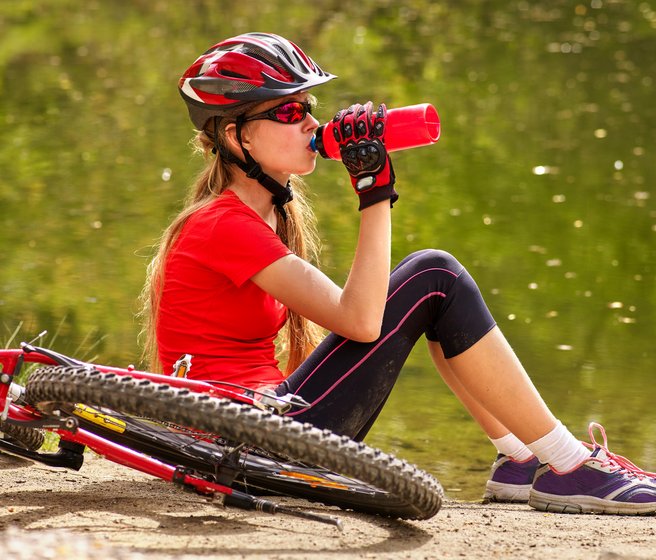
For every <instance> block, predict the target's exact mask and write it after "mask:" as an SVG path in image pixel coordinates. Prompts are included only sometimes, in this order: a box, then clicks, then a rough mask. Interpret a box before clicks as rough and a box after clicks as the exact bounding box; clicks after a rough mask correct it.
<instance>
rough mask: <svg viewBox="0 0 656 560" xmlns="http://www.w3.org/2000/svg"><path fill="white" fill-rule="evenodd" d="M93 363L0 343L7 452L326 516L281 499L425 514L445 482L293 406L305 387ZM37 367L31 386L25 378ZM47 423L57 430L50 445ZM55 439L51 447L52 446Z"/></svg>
mask: <svg viewBox="0 0 656 560" xmlns="http://www.w3.org/2000/svg"><path fill="white" fill-rule="evenodd" d="M188 365H189V364H188V362H186V361H185V359H181V361H180V362H179V365H178V368H177V370H176V371H177V374H178V375H173V376H167V375H162V374H155V373H149V372H144V371H138V370H136V369H135V368H134V367H132V366H128V367H127V368H120V367H111V366H104V365H99V364H93V363H87V362H83V361H81V360H77V359H75V358H71V357H69V356H65V355H63V354H61V353H58V352H55V351H53V350H50V349H47V348H42V347H39V346H35V345H32V344H31V343H22V344H21V345H20V348H19V349H4V350H2V349H0V452H5V453H10V454H13V455H17V456H20V457H23V458H27V459H30V460H32V461H36V462H40V463H43V464H46V465H50V466H56V467H65V468H69V469H75V470H79V469H80V468H81V467H82V464H83V461H84V454H83V451H84V449H85V448H89V449H91V450H93V451H95V452H96V453H98V454H99V455H101V456H103V457H104V458H106V459H108V460H110V461H113V462H115V463H118V464H121V465H124V466H127V467H130V468H134V469H136V470H139V471H141V472H144V473H147V474H150V475H152V476H156V477H159V478H162V479H164V480H166V481H169V482H172V483H174V484H176V485H179V486H181V487H183V488H185V489H189V490H193V491H195V492H197V493H199V494H202V495H210V496H214V498H215V500H217V502H218V503H220V504H223V505H226V506H235V507H240V508H244V509H251V510H253V509H255V510H258V511H263V512H268V513H284V514H288V515H293V516H297V517H303V518H305V519H312V520H315V521H320V522H324V523H329V524H332V525H334V526H337V527H340V528H341V521H340V520H339V519H338V518H336V517H334V516H332V515H325V514H321V513H315V512H309V511H302V510H299V509H296V508H290V507H288V506H284V505H281V504H278V503H276V502H275V501H273V498H272V496H276V495H278V496H289V497H295V498H303V499H306V500H308V501H310V502H319V503H322V504H328V505H333V506H338V507H339V508H342V509H344V510H353V511H357V512H364V513H369V514H376V515H381V516H386V517H392V518H400V519H428V518H430V517H432V516H433V515H435V514H436V513H437V511H438V510H439V509H440V507H441V503H442V498H443V490H442V487H441V486H440V484H439V482H438V481H437V480H436V479H435V478H433V477H432V476H431V475H429V474H427V473H425V472H423V471H422V470H420V469H419V468H417V467H416V466H414V465H411V464H409V463H407V462H405V461H403V460H401V459H398V458H396V457H394V456H393V455H389V454H386V453H383V452H382V451H379V450H377V449H373V448H371V447H369V446H367V445H366V444H364V443H361V442H355V441H353V440H351V439H349V438H347V437H344V436H338V435H335V434H333V433H331V432H329V431H328V430H320V429H318V428H316V427H313V426H311V425H309V424H302V423H299V422H297V421H295V420H292V419H291V418H289V417H286V416H285V415H284V414H285V413H286V412H288V411H290V410H292V409H298V408H299V407H301V408H302V407H306V406H309V405H308V404H307V403H306V402H304V401H303V399H301V398H299V397H298V396H296V395H286V396H283V397H279V396H276V395H275V394H273V393H272V392H266V391H262V392H260V391H254V390H249V389H247V388H244V387H240V386H238V385H233V384H228V383H221V382H218V383H217V382H204V381H197V380H191V379H187V378H186V377H184V370H185V369H186V368H187V367H188ZM27 369H31V371H30V372H29V376H28V379H27V383H26V384H25V385H22V384H20V383H19V381H18V380H19V378H21V377H24V376H25V371H26V370H27ZM44 432H52V433H54V434H56V435H57V436H59V444H58V445H59V446H58V449H57V450H56V451H43V450H41V448H42V446H43V443H44ZM54 445H55V444H51V447H54Z"/></svg>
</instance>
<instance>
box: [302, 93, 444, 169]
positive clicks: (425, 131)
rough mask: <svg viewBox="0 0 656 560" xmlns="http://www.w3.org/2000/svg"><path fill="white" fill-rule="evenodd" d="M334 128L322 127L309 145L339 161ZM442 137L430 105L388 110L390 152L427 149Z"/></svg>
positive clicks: (386, 140)
mask: <svg viewBox="0 0 656 560" xmlns="http://www.w3.org/2000/svg"><path fill="white" fill-rule="evenodd" d="M334 127H335V125H334V124H333V123H332V121H331V122H329V123H326V124H324V125H321V126H320V127H319V128H318V129H317V132H316V135H315V137H314V138H312V142H311V143H310V146H311V147H312V149H313V150H314V151H315V152H319V153H320V154H321V156H322V157H324V158H326V159H337V160H340V159H342V158H341V156H340V155H339V144H337V141H336V140H335V137H334V136H333V128H334ZM439 137H440V117H439V116H438V114H437V110H436V109H435V107H433V106H432V105H431V104H430V103H421V104H419V105H409V106H407V107H399V108H397V109H389V110H388V111H387V122H386V124H385V137H384V141H385V148H387V151H388V152H396V151H398V150H405V149H407V148H417V147H419V146H428V145H430V144H434V143H435V142H437V140H438V139H439Z"/></svg>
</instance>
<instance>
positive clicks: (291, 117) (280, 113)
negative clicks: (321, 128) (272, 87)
mask: <svg viewBox="0 0 656 560" xmlns="http://www.w3.org/2000/svg"><path fill="white" fill-rule="evenodd" d="M308 113H309V114H310V115H311V114H312V105H311V104H310V103H309V102H308V101H286V102H285V103H281V104H280V105H276V106H275V107H272V108H271V109H269V110H268V111H263V112H261V113H256V114H255V115H250V116H247V117H245V118H244V119H243V122H247V121H256V120H262V119H265V120H269V121H275V122H279V123H282V124H296V123H299V122H301V121H302V120H303V119H305V117H306V116H307V115H308Z"/></svg>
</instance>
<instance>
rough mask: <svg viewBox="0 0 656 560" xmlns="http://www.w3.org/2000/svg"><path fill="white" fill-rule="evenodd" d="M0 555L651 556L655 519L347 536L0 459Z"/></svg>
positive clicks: (167, 490) (410, 528)
mask: <svg viewBox="0 0 656 560" xmlns="http://www.w3.org/2000/svg"><path fill="white" fill-rule="evenodd" d="M0 485H1V488H2V491H1V493H0V558H2V559H5V558H6V559H8V560H9V559H11V560H23V559H29V560H37V559H38V560H40V559H46V558H48V559H53V558H54V559H69V558H74V559H75V560H85V559H87V558H94V559H102V560H122V559H126V560H135V559H140V560H155V559H158V560H159V559H167V560H168V559H176V560H177V559H183V560H185V559H192V558H194V559H196V558H202V559H204V560H212V559H214V558H231V559H232V558H235V559H237V558H249V559H250V558H253V559H254V558H262V559H265V558H266V559H294V560H298V559H303V558H313V559H316V558H327V559H342V558H344V559H345V558H349V559H351V558H383V559H387V558H389V559H392V558H393V559H432V558H504V559H506V558H510V559H514V558H522V559H532V558H539V559H541V560H543V559H544V558H559V560H566V559H571V558H586V559H593V560H615V559H623V560H629V559H631V560H632V559H637V558H640V559H643V558H656V518H654V517H642V518H633V517H615V516H598V515H581V516H572V515H554V514H544V513H540V512H537V511H533V510H531V509H530V508H529V507H528V506H521V505H519V506H518V505H499V504H497V505H481V504H477V503H467V502H457V501H448V502H447V503H446V504H445V505H444V507H443V509H442V510H441V511H440V512H439V513H438V514H437V515H436V516H435V517H434V518H433V519H431V520H429V521H422V522H399V521H390V520H387V519H381V518H377V517H371V516H366V515H360V514H354V513H350V512H341V511H337V510H328V509H327V508H322V507H319V506H314V508H312V507H310V506H308V504H307V503H305V502H302V501H292V500H287V501H286V502H285V503H286V504H288V505H291V506H294V507H299V508H301V507H303V508H305V509H314V511H323V512H324V513H325V512H329V513H332V514H335V515H338V516H339V517H340V518H341V519H342V521H343V523H344V531H343V532H339V531H338V530H337V529H335V528H332V527H330V526H327V525H323V524H318V523H316V522H310V521H305V520H299V519H296V518H290V517H283V516H279V515H275V516H272V515H268V514H263V513H258V512H245V511H241V510H235V509H226V508H224V507H222V506H220V505H216V504H215V503H212V502H208V501H206V500H204V499H203V498H201V497H198V496H196V495H194V494H190V493H186V492H183V491H181V490H179V489H176V488H175V487H173V486H172V485H170V484H167V483H164V482H162V481H159V480H155V479H152V478H151V477H149V476H146V475H142V474H140V473H137V472H136V471H133V470H129V469H126V468H124V467H119V466H116V465H113V464H111V463H109V462H107V461H105V460H103V459H101V458H99V457H96V456H93V455H89V456H87V458H86V461H85V465H84V466H83V468H82V470H81V471H79V472H73V471H66V470H62V469H54V468H48V467H43V466H38V465H35V464H32V463H31V462H27V461H23V460H19V459H16V458H13V457H9V456H7V455H2V454H0Z"/></svg>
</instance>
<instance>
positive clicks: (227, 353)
mask: <svg viewBox="0 0 656 560" xmlns="http://www.w3.org/2000/svg"><path fill="white" fill-rule="evenodd" d="M290 253H291V251H290V250H289V248H288V247H287V246H286V245H285V244H284V243H283V242H282V241H281V240H280V238H279V237H278V236H277V235H276V233H275V232H274V231H273V230H272V229H271V228H270V227H269V226H268V225H267V224H266V223H265V222H264V220H262V219H261V218H260V216H259V215H258V214H257V213H256V212H255V211H254V210H252V209H251V208H250V207H248V206H247V205H245V204H244V203H243V202H241V200H240V199H239V198H238V197H237V195H235V194H234V193H233V192H232V191H225V192H223V193H222V194H221V195H220V196H219V197H217V199H216V201H214V202H212V203H211V204H209V205H207V206H205V207H204V208H202V209H201V210H199V211H197V212H196V213H194V214H193V215H192V216H191V217H190V218H189V219H188V220H187V222H186V223H185V225H184V226H183V228H182V231H181V232H180V235H179V236H178V238H177V240H176V241H175V243H174V244H173V247H172V248H171V251H170V252H169V255H168V258H167V260H166V265H165V269H164V288H163V291H162V296H161V301H160V306H159V316H158V321H157V342H158V347H159V356H160V361H161V362H162V366H163V372H164V373H171V372H172V371H173V364H174V363H175V362H176V360H178V359H179V358H180V356H182V355H183V354H191V355H192V356H193V358H192V362H191V370H190V371H189V377H190V378H191V379H206V380H217V381H218V380H220V381H229V382H231V383H239V384H241V385H246V386H249V387H253V388H255V387H258V386H261V385H263V384H266V385H277V384H279V383H281V382H282V380H283V375H282V373H281V372H280V369H279V368H278V361H277V360H276V358H275V348H274V340H275V338H276V336H277V334H278V331H279V330H280V329H281V328H282V326H283V325H284V324H285V321H286V319H287V309H286V308H285V307H284V306H283V305H282V304H281V303H280V302H278V301H277V300H276V299H274V298H273V297H271V296H270V295H269V294H267V293H266V292H264V291H263V290H261V289H260V288H259V287H258V286H256V285H255V284H254V283H253V282H251V280H250V278H251V277H252V276H253V275H254V274H256V273H257V272H259V271H260V270H262V269H263V268H266V267H267V266H268V265H270V264H271V263H273V262H274V261H276V260H278V259H279V258H281V257H284V256H285V255H288V254H290Z"/></svg>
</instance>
